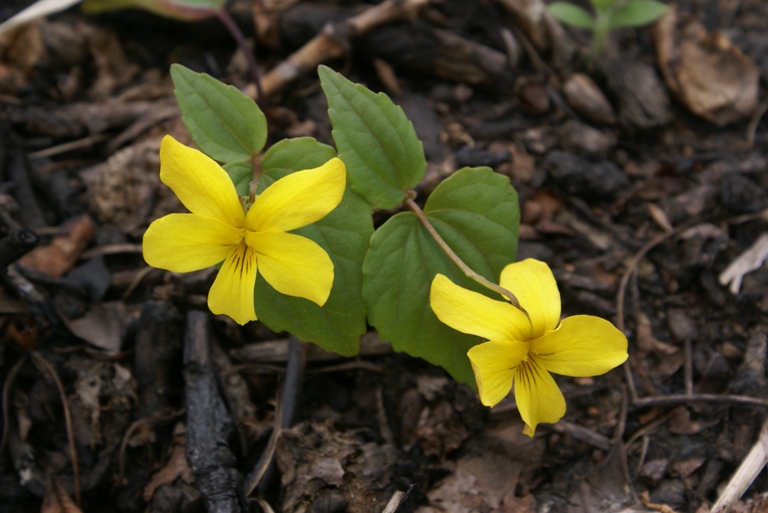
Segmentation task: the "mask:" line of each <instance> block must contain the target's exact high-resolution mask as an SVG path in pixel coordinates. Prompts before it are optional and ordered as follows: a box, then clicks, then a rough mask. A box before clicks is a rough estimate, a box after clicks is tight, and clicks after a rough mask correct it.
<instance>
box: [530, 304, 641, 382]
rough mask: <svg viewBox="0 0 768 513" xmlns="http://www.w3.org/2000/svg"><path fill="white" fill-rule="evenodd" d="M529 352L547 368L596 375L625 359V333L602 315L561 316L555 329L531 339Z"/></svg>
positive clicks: (568, 372) (565, 374) (585, 375)
mask: <svg viewBox="0 0 768 513" xmlns="http://www.w3.org/2000/svg"><path fill="white" fill-rule="evenodd" d="M531 352H532V353H534V354H536V355H537V359H538V360H540V361H541V364H542V365H543V366H544V367H545V368H546V369H547V370H548V371H549V372H554V373H555V374H562V375H564V376H573V377H588V376H598V375H600V374H605V373H606V372H608V371H609V370H611V369H613V368H614V367H618V366H619V365H621V364H622V363H624V361H625V360H626V359H627V337H625V336H624V334H623V333H622V332H621V331H619V330H618V329H617V328H616V327H615V326H614V325H613V324H611V323H610V322H608V321H606V320H605V319H601V318H599V317H593V316H591V315H574V316H573V317H567V318H565V319H563V322H562V323H561V324H560V327H559V328H557V329H556V330H554V331H549V332H547V333H546V334H545V335H544V336H543V337H541V338H538V339H536V340H533V341H531Z"/></svg>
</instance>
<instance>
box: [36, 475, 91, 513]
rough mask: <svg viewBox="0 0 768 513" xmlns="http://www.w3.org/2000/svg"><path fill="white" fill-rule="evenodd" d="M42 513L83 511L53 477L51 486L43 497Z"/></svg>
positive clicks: (74, 512) (78, 512)
mask: <svg viewBox="0 0 768 513" xmlns="http://www.w3.org/2000/svg"><path fill="white" fill-rule="evenodd" d="M40 513H82V510H81V509H80V508H78V507H77V505H76V504H75V503H74V502H73V501H72V499H70V498H69V495H68V494H67V492H66V490H64V487H63V486H61V484H59V482H58V481H56V479H54V478H51V483H50V486H48V490H46V492H45V496H44V497H43V505H42V506H41V507H40Z"/></svg>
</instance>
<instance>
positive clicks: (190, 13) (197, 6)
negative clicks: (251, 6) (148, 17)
mask: <svg viewBox="0 0 768 513" xmlns="http://www.w3.org/2000/svg"><path fill="white" fill-rule="evenodd" d="M225 1H226V0H85V2H83V10H84V11H86V12H92V13H96V12H105V11H117V10H120V9H131V8H135V9H145V10H147V11H151V12H153V13H155V14H159V15H160V16H166V17H168V18H174V19H177V20H181V21H197V20H203V19H205V18H211V17H213V16H216V14H217V13H218V12H219V11H221V9H223V8H224V2H225Z"/></svg>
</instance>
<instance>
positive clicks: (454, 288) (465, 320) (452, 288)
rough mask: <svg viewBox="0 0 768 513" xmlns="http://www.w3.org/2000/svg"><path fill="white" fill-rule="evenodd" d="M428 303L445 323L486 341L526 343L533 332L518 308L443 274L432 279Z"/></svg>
mask: <svg viewBox="0 0 768 513" xmlns="http://www.w3.org/2000/svg"><path fill="white" fill-rule="evenodd" d="M429 304H430V306H431V307H432V311H433V312H435V315H437V318H438V319H440V321H441V322H442V323H444V324H447V325H448V326H450V327H451V328H453V329H455V330H457V331H461V332H462V333H468V334H470V335H477V336H478V337H482V338H484V339H486V340H507V341H514V340H526V339H527V338H528V337H529V334H530V331H531V328H530V326H531V325H530V322H528V318H527V317H526V316H525V314H524V313H523V312H521V311H520V310H519V309H517V308H515V307H514V306H512V305H510V304H509V303H507V302H504V301H497V300H495V299H491V298H489V297H487V296H484V295H482V294H479V293H477V292H473V291H471V290H468V289H465V288H464V287H460V286H459V285H456V284H455V283H453V282H452V281H451V280H450V279H449V278H448V277H446V276H443V275H442V274H438V275H437V276H435V279H434V280H432V287H431V289H430V293H429Z"/></svg>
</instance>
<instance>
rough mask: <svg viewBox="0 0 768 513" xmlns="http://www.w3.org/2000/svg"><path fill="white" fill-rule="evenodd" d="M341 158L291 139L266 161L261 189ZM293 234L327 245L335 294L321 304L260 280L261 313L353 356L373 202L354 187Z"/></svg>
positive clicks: (276, 325) (273, 323) (360, 328)
mask: <svg viewBox="0 0 768 513" xmlns="http://www.w3.org/2000/svg"><path fill="white" fill-rule="evenodd" d="M335 156H336V152H335V150H334V149H333V148H332V147H330V146H327V145H324V144H321V143H319V142H317V141H315V140H314V139H312V138H309V137H304V138H299V139H287V140H284V141H281V142H279V143H277V144H275V145H274V146H273V147H272V148H270V149H269V151H267V152H266V154H265V155H264V158H263V159H262V160H261V167H262V171H263V172H264V173H265V175H264V176H263V177H262V178H261V180H260V184H259V188H263V187H265V186H267V185H269V183H271V182H272V181H273V180H274V179H279V178H282V177H283V176H285V175H288V174H290V173H292V172H294V171H299V170H302V169H312V168H315V167H318V166H321V165H323V164H324V163H325V162H327V161H328V160H329V159H331V158H333V157H335ZM293 233H297V234H299V235H303V236H305V237H307V238H310V239H312V240H313V241H315V242H317V243H318V244H320V246H322V247H323V248H324V249H325V250H326V251H327V252H328V255H329V256H330V257H331V260H332V261H333V265H334V282H333V289H332V290H331V295H330V297H329V298H328V301H327V302H326V303H325V305H324V306H322V307H319V306H317V305H316V304H314V303H312V302H311V301H308V300H306V299H302V298H297V297H290V296H284V295H282V294H280V293H278V292H276V291H275V290H274V289H273V288H272V287H271V286H270V285H269V284H268V283H267V282H266V281H265V280H263V279H261V278H257V279H256V289H255V304H256V306H255V307H256V314H257V315H258V316H259V320H261V321H262V322H263V323H264V324H266V325H267V326H269V327H270V328H271V329H272V330H274V331H288V332H290V333H292V334H293V335H295V336H296V337H298V338H299V339H301V340H304V341H306V342H314V343H315V344H317V345H319V346H320V347H322V348H323V349H325V350H326V351H332V352H334V353H338V354H341V355H344V356H352V355H354V354H357V353H358V352H359V350H360V337H361V336H362V335H363V334H364V333H365V332H366V330H367V325H366V320H365V319H366V314H365V307H364V303H363V300H362V293H361V290H362V281H363V276H362V263H363V258H364V257H365V253H366V251H367V249H368V240H369V239H370V236H371V234H372V233H373V221H372V218H371V206H370V205H369V204H368V203H366V202H365V201H364V200H363V199H362V198H360V197H359V196H358V195H357V194H355V193H354V192H353V191H352V190H351V189H350V188H349V187H347V191H346V192H345V194H344V198H343V199H342V201H341V203H340V204H339V206H338V207H336V209H335V210H333V212H331V213H330V214H328V215H327V216H326V217H324V218H323V219H321V220H320V221H318V222H317V223H315V224H312V225H310V226H306V227H304V228H300V229H298V230H295V231H294V232H293Z"/></svg>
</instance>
